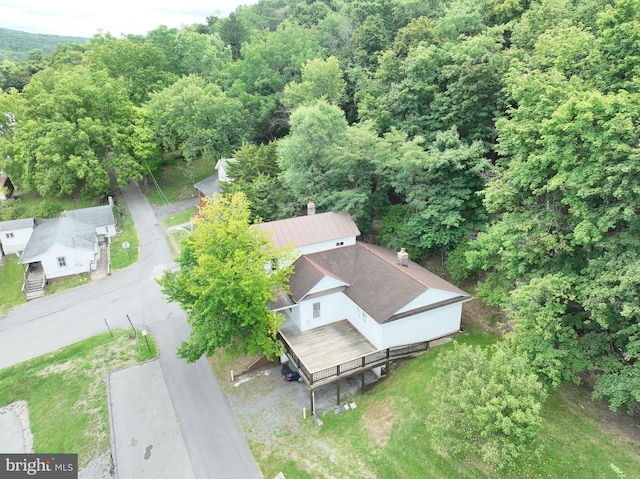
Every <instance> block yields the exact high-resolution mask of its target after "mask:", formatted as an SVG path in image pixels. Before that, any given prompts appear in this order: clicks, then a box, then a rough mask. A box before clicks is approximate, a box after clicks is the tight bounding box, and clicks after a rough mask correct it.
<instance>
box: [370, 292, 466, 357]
mask: <svg viewBox="0 0 640 479" xmlns="http://www.w3.org/2000/svg"><path fill="white" fill-rule="evenodd" d="M461 314H462V303H455V304H450V305H449V306H444V307H442V308H438V309H435V310H432V311H426V312H424V313H420V314H417V315H415V316H410V317H408V318H403V319H399V320H397V321H392V322H390V323H387V324H384V325H382V331H383V332H382V335H383V341H382V348H385V349H386V348H391V347H394V346H401V345H403V344H411V343H417V342H419V341H429V340H431V339H436V338H439V337H442V336H446V335H448V334H452V333H455V332H457V331H459V330H460V317H461Z"/></svg>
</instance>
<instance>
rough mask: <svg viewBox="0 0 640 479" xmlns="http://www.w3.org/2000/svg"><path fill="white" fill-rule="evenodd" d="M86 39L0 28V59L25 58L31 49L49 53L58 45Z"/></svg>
mask: <svg viewBox="0 0 640 479" xmlns="http://www.w3.org/2000/svg"><path fill="white" fill-rule="evenodd" d="M87 40H88V38H83V37H63V36H60V35H45V34H42V33H27V32H21V31H19V30H10V29H8V28H0V61H2V60H5V59H8V60H13V61H22V60H26V59H27V54H28V53H29V52H30V51H31V50H42V51H43V52H44V53H45V54H47V55H51V54H52V53H53V52H54V51H55V49H56V47H57V46H58V45H62V44H68V43H86V42H87Z"/></svg>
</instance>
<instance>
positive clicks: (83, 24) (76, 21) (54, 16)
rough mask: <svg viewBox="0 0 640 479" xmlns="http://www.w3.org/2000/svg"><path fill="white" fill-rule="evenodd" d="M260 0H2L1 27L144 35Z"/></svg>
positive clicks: (72, 33)
mask: <svg viewBox="0 0 640 479" xmlns="http://www.w3.org/2000/svg"><path fill="white" fill-rule="evenodd" d="M256 1H257V0H177V1H176V0H171V1H170V0H109V1H107V2H78V1H77V0H58V1H56V2H51V1H50V0H20V1H16V0H0V27H3V28H11V29H14V30H22V31H26V32H32V33H49V34H54V35H69V36H81V37H91V36H93V35H94V34H96V33H98V32H103V33H111V34H112V35H113V36H116V37H118V36H120V35H123V34H130V33H133V34H139V35H144V34H146V33H147V32H149V31H150V30H154V29H155V28H157V27H158V26H160V25H166V26H167V27H170V28H179V27H181V26H184V25H191V24H193V23H206V18H207V17H208V16H210V15H216V16H225V15H228V14H229V13H230V12H232V11H233V10H235V9H236V7H237V6H238V5H241V4H244V5H247V4H252V3H256Z"/></svg>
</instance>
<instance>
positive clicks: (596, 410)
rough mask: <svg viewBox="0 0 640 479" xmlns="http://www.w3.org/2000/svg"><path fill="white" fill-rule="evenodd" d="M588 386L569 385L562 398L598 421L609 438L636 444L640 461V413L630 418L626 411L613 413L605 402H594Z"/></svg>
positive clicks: (563, 390)
mask: <svg viewBox="0 0 640 479" xmlns="http://www.w3.org/2000/svg"><path fill="white" fill-rule="evenodd" d="M590 394H591V391H590V389H589V388H588V386H587V384H583V385H582V386H576V385H574V384H567V385H565V386H563V388H562V389H561V390H560V396H562V397H563V398H564V399H566V401H567V404H572V405H573V406H574V407H575V408H576V409H579V410H580V411H581V412H582V413H586V414H588V415H589V416H590V417H592V418H594V419H595V420H596V421H597V424H598V427H599V428H600V430H601V431H602V432H603V433H604V434H606V435H609V436H613V437H618V438H619V440H620V442H621V443H626V444H627V445H628V444H629V443H632V444H635V449H636V450H637V451H638V454H637V455H638V458H639V460H640V415H639V414H638V412H636V413H635V415H633V416H629V415H628V414H627V413H626V411H624V410H618V411H612V410H611V409H609V407H608V405H607V403H606V402H604V401H594V400H592V399H591V397H590Z"/></svg>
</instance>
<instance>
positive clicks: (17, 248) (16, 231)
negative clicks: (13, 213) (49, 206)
mask: <svg viewBox="0 0 640 479" xmlns="http://www.w3.org/2000/svg"><path fill="white" fill-rule="evenodd" d="M34 226H35V220H34V219H33V218H25V219H19V220H10V221H0V255H9V254H16V253H21V252H22V251H24V249H25V247H26V246H27V243H28V242H29V238H31V234H32V233H33V228H34Z"/></svg>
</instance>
